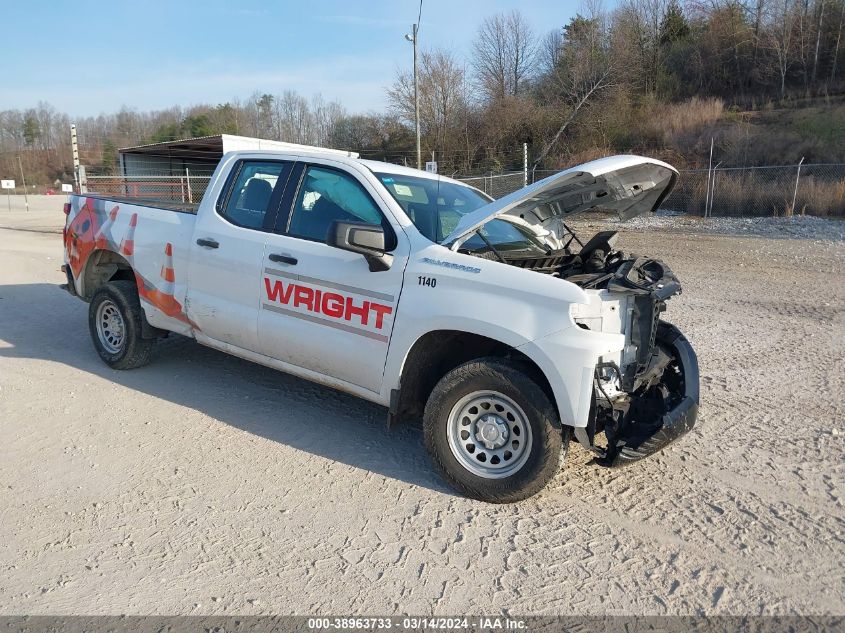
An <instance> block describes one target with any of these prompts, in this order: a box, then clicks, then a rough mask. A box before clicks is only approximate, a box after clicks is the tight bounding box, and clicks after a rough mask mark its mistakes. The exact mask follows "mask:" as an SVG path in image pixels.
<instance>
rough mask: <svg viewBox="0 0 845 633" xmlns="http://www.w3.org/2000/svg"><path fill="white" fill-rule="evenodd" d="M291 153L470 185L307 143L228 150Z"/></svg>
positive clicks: (391, 172)
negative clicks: (271, 147)
mask: <svg viewBox="0 0 845 633" xmlns="http://www.w3.org/2000/svg"><path fill="white" fill-rule="evenodd" d="M291 153H294V154H302V155H307V156H314V157H319V158H330V159H332V160H336V161H338V162H341V163H350V164H352V163H357V164H359V165H363V166H364V167H366V168H367V169H369V170H370V171H372V172H375V173H382V174H396V175H399V176H413V177H415V178H426V179H428V180H438V179H439V180H441V181H447V182H453V183H456V184H459V185H464V186H469V185H467V184H466V183H462V182H460V181H459V180H455V179H453V178H449V177H447V176H442V175H439V174H432V173H431V172H427V171H423V170H421V169H414V168H413V167H405V166H404V165H396V164H394V163H385V162H382V161H379V160H370V159H366V158H359V157H358V154H356V153H355V152H345V151H341V150H336V149H328V148H322V147H309V146H305V145H294V144H291V149H290V151H285V150H281V149H269V150H264V149H255V150H236V151H233V152H227V155H229V154H236V155H239V154H251V155H254V154H267V155H268V156H269V155H289V154H291Z"/></svg>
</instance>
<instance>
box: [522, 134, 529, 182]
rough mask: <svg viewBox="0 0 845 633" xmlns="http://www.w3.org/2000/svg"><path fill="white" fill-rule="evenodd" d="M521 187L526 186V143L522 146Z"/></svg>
mask: <svg viewBox="0 0 845 633" xmlns="http://www.w3.org/2000/svg"><path fill="white" fill-rule="evenodd" d="M522 186H523V187H527V186H528V143H523V144H522Z"/></svg>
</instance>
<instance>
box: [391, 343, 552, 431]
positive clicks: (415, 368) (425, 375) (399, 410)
mask: <svg viewBox="0 0 845 633" xmlns="http://www.w3.org/2000/svg"><path fill="white" fill-rule="evenodd" d="M490 356H492V357H496V358H504V359H508V360H510V361H512V362H513V363H514V364H517V365H519V366H520V367H521V368H522V369H523V371H524V372H525V373H526V374H527V375H528V376H529V377H530V378H531V379H532V380H533V381H534V382H536V383H537V384H538V385H539V386H540V388H542V389H543V391H544V392H545V394H546V396H548V398H549V401H550V402H551V403H552V404H553V405H554V406H555V410H557V405H556V403H555V398H554V394H553V392H552V388H551V385H549V381H548V380H547V379H546V376H545V374H543V372H542V370H541V369H540V368H539V367H538V366H537V365H536V363H534V361H532V360H531V359H530V358H529V357H528V356H526V355H525V354H523V353H522V352H520V351H519V350H518V349H516V348H513V347H511V346H510V345H507V344H505V343H502V342H501V341H497V340H495V339H491V338H488V337H486V336H481V335H479V334H471V333H469V332H461V331H458V330H437V331H434V332H428V333H427V334H424V335H423V336H421V337H420V338H419V339H418V340H417V342H416V343H414V346H413V347H412V348H411V351H410V352H408V356H407V357H406V358H405V364H404V366H403V368H402V376H401V379H400V382H399V396H398V401H397V403H396V405H395V410H394V411H392V412H391V418H392V419H420V418H421V417H422V414H423V411H424V410H425V403H426V401H427V400H428V397H429V395H430V394H431V392H432V390H433V389H434V386H435V385H436V384H437V383H438V381H439V380H440V379H441V378H442V377H443V376H445V375H446V374H447V373H448V372H450V371H451V370H453V369H454V368H455V367H457V366H458V365H461V364H463V363H466V362H468V361H471V360H473V359H476V358H483V357H490Z"/></svg>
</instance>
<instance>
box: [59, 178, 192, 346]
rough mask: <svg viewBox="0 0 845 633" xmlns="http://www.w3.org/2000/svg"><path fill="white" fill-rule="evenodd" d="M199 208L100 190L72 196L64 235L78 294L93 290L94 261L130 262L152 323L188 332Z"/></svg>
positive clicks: (140, 295)
mask: <svg viewBox="0 0 845 633" xmlns="http://www.w3.org/2000/svg"><path fill="white" fill-rule="evenodd" d="M196 207H197V205H195V204H181V203H174V202H161V201H147V200H138V199H137V198H120V197H114V196H100V195H97V194H96V193H93V194H82V195H73V196H71V198H70V211H69V213H68V221H67V226H66V229H65V237H64V239H65V250H66V252H67V262H68V264H69V267H70V271H71V273H72V278H73V285H74V287H75V289H76V292H77V294H79V296H80V297H83V298H86V297H89V295H90V293H89V292H88V289H87V288H86V287H85V284H86V279H87V275H86V273H85V271H86V270H87V269H88V267H89V266H90V265H91V264H94V265H98V264H101V263H102V262H103V261H108V262H121V261H123V262H126V263H127V264H128V265H129V267H130V268H131V270H132V271H133V273H134V275H135V281H136V283H137V284H138V293H139V297H140V300H141V305H142V306H143V307H144V311H145V313H146V315H147V319H148V320H149V322H150V323H151V324H153V325H155V326H156V327H161V328H163V329H167V330H172V331H174V332H179V333H182V334H188V333H189V332H190V330H191V324H190V322H189V320H188V318H187V315H186V314H185V310H184V305H185V296H186V294H187V279H188V261H189V255H190V249H191V243H192V238H193V234H194V225H195V224H196Z"/></svg>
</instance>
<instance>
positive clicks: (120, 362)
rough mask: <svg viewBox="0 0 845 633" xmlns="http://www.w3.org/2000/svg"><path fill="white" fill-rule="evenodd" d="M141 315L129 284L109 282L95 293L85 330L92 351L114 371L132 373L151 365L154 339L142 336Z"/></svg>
mask: <svg viewBox="0 0 845 633" xmlns="http://www.w3.org/2000/svg"><path fill="white" fill-rule="evenodd" d="M143 319H144V313H143V311H142V309H141V302H140V300H139V299H138V289H137V287H136V286H135V283H134V282H132V281H123V280H121V281H111V282H109V283H107V284H105V285H104V286H102V287H101V288H100V289H99V290H97V291H96V292H95V293H94V296H93V297H92V298H91V303H90V305H89V306H88V329H89V330H90V332H91V340H92V341H93V342H94V349H96V350H97V353H98V354H99V355H100V358H102V359H103V362H105V363H106V364H107V365H108V366H109V367H111V368H113V369H134V368H136V367H141V366H143V365H146V364H147V363H149V362H150V354H151V353H152V349H153V344H154V343H155V341H154V340H153V339H145V338H143V336H142V323H143Z"/></svg>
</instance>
